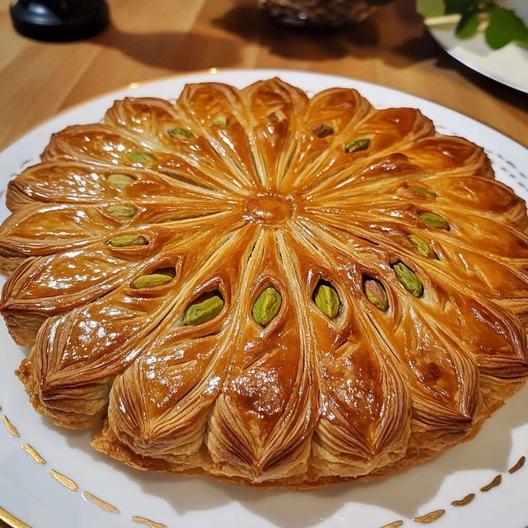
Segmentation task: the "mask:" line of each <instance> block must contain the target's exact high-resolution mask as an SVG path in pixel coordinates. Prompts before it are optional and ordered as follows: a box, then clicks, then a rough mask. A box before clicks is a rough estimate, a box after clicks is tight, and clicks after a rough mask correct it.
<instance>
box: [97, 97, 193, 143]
mask: <svg viewBox="0 0 528 528" xmlns="http://www.w3.org/2000/svg"><path fill="white" fill-rule="evenodd" d="M104 121H105V123H106V124H108V125H114V126H117V127H119V128H122V129H124V130H125V131H133V132H134V133H136V134H138V135H139V136H144V137H146V138H148V139H149V141H152V142H154V143H158V142H159V143H160V144H163V143H164V142H165V139H166V137H167V130H168V129H170V128H171V127H175V126H178V127H180V128H186V127H187V126H188V123H187V122H185V121H183V120H182V117H181V114H180V112H178V109H177V108H176V107H175V106H174V105H173V104H172V103H170V102H169V101H166V100H165V99H158V98H156V97H139V98H134V97H126V98H125V99H121V100H118V101H114V104H113V105H112V106H111V108H109V109H108V110H107V111H106V114H105V118H104ZM169 137H170V136H169Z"/></svg>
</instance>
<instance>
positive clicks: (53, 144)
mask: <svg viewBox="0 0 528 528" xmlns="http://www.w3.org/2000/svg"><path fill="white" fill-rule="evenodd" d="M196 151H198V153H197V152H196ZM173 152H174V153H173ZM207 152H211V149H210V148H209V147H208V146H207V142H206V141H205V140H203V139H202V140H200V142H198V143H196V142H194V143H192V145H189V146H185V147H184V146H182V145H179V149H178V151H177V152H176V149H175V148H169V147H168V146H167V147H165V148H162V147H161V146H160V145H159V144H158V143H155V142H154V141H152V140H150V139H149V138H148V137H144V136H138V135H135V134H134V133H133V132H130V131H125V130H124V129H118V128H116V127H112V126H110V125H78V126H71V127H68V128H66V129H64V130H63V131H61V132H57V133H56V134H53V136H52V139H51V141H50V143H49V145H48V146H47V147H46V150H45V151H44V153H43V154H42V160H43V161H51V160H57V159H64V160H71V161H82V162H85V163H91V164H94V165H103V166H107V167H108V166H110V165H113V166H115V167H117V166H125V167H136V168H139V169H144V170H151V171H157V172H161V173H162V174H167V175H169V176H172V177H174V178H177V179H180V180H182V181H184V182H187V183H190V184H192V185H196V186H199V187H205V188H208V189H214V190H218V191H220V190H222V191H223V192H232V193H239V194H240V193H244V190H243V189H242V188H241V186H240V184H239V182H237V181H236V180H234V179H233V178H232V177H230V176H229V175H228V174H227V173H225V171H222V169H221V162H219V160H216V161H217V162H218V163H219V164H218V165H217V164H216V163H215V160H209V159H207ZM202 158H203V160H202ZM114 171H115V172H117V173H119V172H120V171H119V170H116V169H114ZM246 192H247V191H246Z"/></svg>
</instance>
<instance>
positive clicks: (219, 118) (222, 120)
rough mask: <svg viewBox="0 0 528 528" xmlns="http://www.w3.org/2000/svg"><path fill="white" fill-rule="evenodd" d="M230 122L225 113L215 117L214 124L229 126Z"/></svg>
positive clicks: (222, 126) (221, 126) (223, 126)
mask: <svg viewBox="0 0 528 528" xmlns="http://www.w3.org/2000/svg"><path fill="white" fill-rule="evenodd" d="M228 124H229V118H228V117H227V116H225V115H218V116H216V117H215V118H214V119H213V125H216V126H217V127H220V128H227V125H228Z"/></svg>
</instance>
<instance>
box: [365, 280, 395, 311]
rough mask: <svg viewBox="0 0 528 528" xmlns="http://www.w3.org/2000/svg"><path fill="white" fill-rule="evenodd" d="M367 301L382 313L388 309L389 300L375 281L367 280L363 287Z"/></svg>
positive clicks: (380, 285)
mask: <svg viewBox="0 0 528 528" xmlns="http://www.w3.org/2000/svg"><path fill="white" fill-rule="evenodd" d="M363 288H364V292H365V295H366V296H367V299H368V300H369V301H370V302H371V303H372V304H373V305H374V306H375V307H376V308H377V309H378V310H381V311H382V312H386V311H387V310H388V309H389V299H388V297H387V292H386V291H385V288H384V287H383V286H382V284H381V283H380V282H379V281H378V280H376V279H367V280H366V281H365V283H364V285H363Z"/></svg>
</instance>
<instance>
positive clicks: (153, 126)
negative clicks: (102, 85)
mask: <svg viewBox="0 0 528 528" xmlns="http://www.w3.org/2000/svg"><path fill="white" fill-rule="evenodd" d="M105 121H106V122H107V123H109V124H114V125H117V126H119V127H121V128H122V129H123V131H124V132H125V133H126V132H127V131H130V130H133V131H134V132H135V133H136V134H138V136H139V137H140V138H147V139H148V141H149V142H151V143H152V145H155V147H154V149H155V150H159V151H160V152H163V151H164V152H168V153H173V154H176V155H177V157H178V158H180V159H181V160H183V161H185V162H186V163H188V164H189V165H190V166H192V167H195V168H196V169H199V170H200V171H201V172H203V173H205V174H207V175H210V176H216V177H217V178H219V179H220V180H222V181H224V182H229V183H230V185H231V186H232V187H233V188H235V189H236V188H238V189H239V190H241V189H242V187H245V186H247V185H248V184H251V181H250V180H248V178H247V177H245V175H244V174H243V173H237V172H233V171H232V170H230V169H232V168H233V166H232V164H230V163H229V159H230V157H229V156H226V155H225V154H226V153H225V152H221V151H220V152H218V151H217V150H216V149H215V148H214V145H212V144H211V141H210V139H211V138H210V137H209V134H208V133H207V131H206V130H204V129H203V128H202V127H200V126H197V124H196V123H195V122H194V121H193V120H192V119H190V116H188V115H186V113H185V112H182V109H181V108H180V107H174V106H172V108H171V105H170V104H169V103H166V102H165V104H163V101H161V100H159V99H150V98H141V99H133V98H127V99H124V100H123V101H116V102H115V103H114V106H113V107H112V108H111V109H110V111H109V112H107V114H106V117H105ZM158 158H159V161H160V163H162V164H163V163H165V164H167V165H170V163H169V161H168V159H167V158H166V157H165V156H163V155H158Z"/></svg>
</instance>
